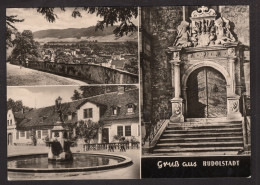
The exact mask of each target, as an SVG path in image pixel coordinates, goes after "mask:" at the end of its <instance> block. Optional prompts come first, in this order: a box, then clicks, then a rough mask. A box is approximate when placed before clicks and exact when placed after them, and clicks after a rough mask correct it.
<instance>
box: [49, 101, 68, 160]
mask: <svg viewBox="0 0 260 185" xmlns="http://www.w3.org/2000/svg"><path fill="white" fill-rule="evenodd" d="M61 100H62V98H61V97H58V98H57V99H56V101H55V102H56V111H57V113H58V118H59V120H58V121H57V122H56V124H55V125H54V127H53V129H52V130H51V138H54V139H53V140H51V141H48V142H46V143H47V144H48V145H49V152H48V161H51V162H66V161H71V160H73V157H72V153H71V151H70V145H71V144H72V143H73V142H71V141H70V140H69V138H68V136H69V129H65V128H64V127H63V126H62V125H63V118H62V112H61Z"/></svg>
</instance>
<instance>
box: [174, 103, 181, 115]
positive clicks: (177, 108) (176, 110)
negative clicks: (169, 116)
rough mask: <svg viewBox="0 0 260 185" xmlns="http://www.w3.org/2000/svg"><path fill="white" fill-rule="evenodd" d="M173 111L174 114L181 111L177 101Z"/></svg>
mask: <svg viewBox="0 0 260 185" xmlns="http://www.w3.org/2000/svg"><path fill="white" fill-rule="evenodd" d="M174 113H175V115H179V114H180V113H181V104H179V103H177V104H175V107H174Z"/></svg>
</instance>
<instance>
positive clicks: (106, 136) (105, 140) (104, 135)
mask: <svg viewBox="0 0 260 185" xmlns="http://www.w3.org/2000/svg"><path fill="white" fill-rule="evenodd" d="M102 142H103V143H109V131H108V128H103V129H102Z"/></svg>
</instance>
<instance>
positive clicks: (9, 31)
mask: <svg viewBox="0 0 260 185" xmlns="http://www.w3.org/2000/svg"><path fill="white" fill-rule="evenodd" d="M16 17H17V15H10V16H6V49H8V48H9V47H12V46H13V39H12V35H15V34H16V32H17V29H16V28H15V26H14V23H17V22H23V21H24V20H23V19H17V18H16Z"/></svg>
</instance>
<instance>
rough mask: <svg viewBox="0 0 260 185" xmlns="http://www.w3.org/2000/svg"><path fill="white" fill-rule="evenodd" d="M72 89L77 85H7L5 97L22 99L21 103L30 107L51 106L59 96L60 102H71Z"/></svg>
mask: <svg viewBox="0 0 260 185" xmlns="http://www.w3.org/2000/svg"><path fill="white" fill-rule="evenodd" d="M74 90H78V91H79V92H81V91H80V90H79V86H46V87H8V88H7V99H9V98H12V99H13V100H15V101H17V100H22V102H23V105H25V106H28V107H30V108H41V107H46V106H52V105H54V104H55V100H56V99H57V98H58V97H59V96H60V97H61V98H62V102H63V103H64V102H71V101H72V100H71V97H72V96H73V93H74Z"/></svg>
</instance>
